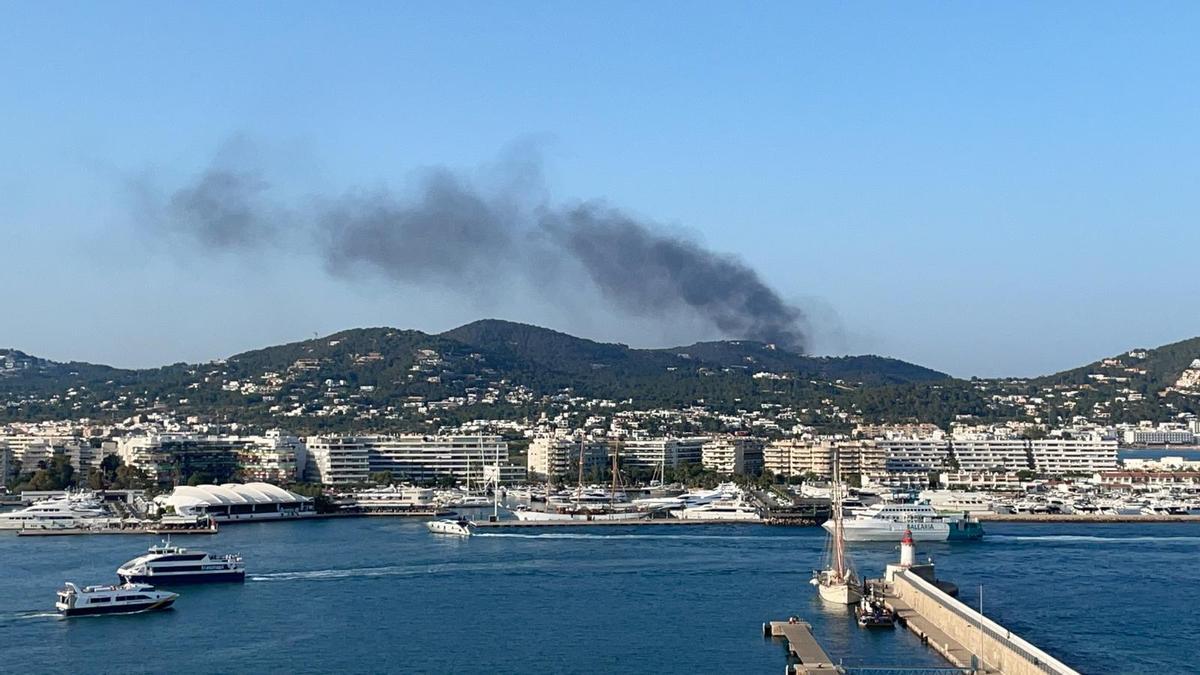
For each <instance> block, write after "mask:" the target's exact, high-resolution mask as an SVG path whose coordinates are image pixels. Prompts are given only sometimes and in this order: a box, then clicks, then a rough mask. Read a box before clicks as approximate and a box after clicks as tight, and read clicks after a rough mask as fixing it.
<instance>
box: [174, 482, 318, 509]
mask: <svg viewBox="0 0 1200 675" xmlns="http://www.w3.org/2000/svg"><path fill="white" fill-rule="evenodd" d="M307 499H308V498H307V497H301V496H300V495H298V494H295V493H292V492H288V491H287V490H284V489H283V488H281V487H278V486H276V485H271V484H269V483H246V484H239V483H226V484H225V485H180V486H178V487H176V488H175V490H174V491H172V492H171V494H170V495H167V496H166V497H159V498H158V499H157V500H155V501H160V502H161V503H164V504H169V505H171V506H175V507H180V506H224V505H233V504H283V503H288V502H302V501H307Z"/></svg>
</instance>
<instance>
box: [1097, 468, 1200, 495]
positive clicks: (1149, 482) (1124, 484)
mask: <svg viewBox="0 0 1200 675" xmlns="http://www.w3.org/2000/svg"><path fill="white" fill-rule="evenodd" d="M1092 482H1093V483H1096V484H1099V485H1100V486H1101V487H1103V488H1106V489H1109V490H1146V489H1152V488H1153V489H1157V488H1183V489H1187V490H1189V491H1190V490H1195V489H1196V488H1197V487H1200V471H1102V472H1100V473H1097V474H1096V475H1094V476H1092Z"/></svg>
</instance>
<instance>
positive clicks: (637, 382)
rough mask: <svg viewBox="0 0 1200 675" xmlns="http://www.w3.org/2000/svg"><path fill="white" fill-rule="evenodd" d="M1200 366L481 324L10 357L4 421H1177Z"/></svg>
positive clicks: (1168, 358) (308, 424)
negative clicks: (720, 415) (1006, 358)
mask: <svg viewBox="0 0 1200 675" xmlns="http://www.w3.org/2000/svg"><path fill="white" fill-rule="evenodd" d="M1196 358H1200V338H1195V339H1192V340H1186V341H1182V342H1178V343H1174V344H1171V345H1165V346H1163V347H1159V348H1156V349H1149V350H1132V351H1131V352H1128V353H1126V354H1123V355H1121V356H1117V357H1113V358H1110V359H1105V360H1102V361H1099V362H1096V363H1094V364H1090V365H1088V366H1083V367H1081V368H1077V369H1073V370H1069V371H1064V372H1061V373H1057V374H1054V375H1048V376H1045V377H1040V378H1034V379H1000V380H970V381H967V380H958V379H953V378H950V377H949V376H948V375H946V374H945V373H941V372H938V371H935V370H931V369H929V368H924V367H922V366H919V365H915V364H911V363H907V362H904V361H899V360H896V359H890V358H885V357H880V356H870V355H868V356H846V357H813V356H805V355H801V354H797V353H794V352H790V351H788V350H785V349H781V348H777V347H775V346H773V345H768V344H764V343H761V342H753V341H745V340H726V341H717V342H701V343H696V344H693V345H687V346H682V347H674V348H668V349H633V348H630V347H628V346H625V345H621V344H611V343H601V342H595V341H592V340H587V339H583V338H578V337H574V336H571V335H567V334H565V333H560V332H557V331H553V330H549V329H546V328H540V327H537V326H531V325H527V324H520V323H513V322H508V321H499V320H482V321H476V322H473V323H470V324H467V325H464V326H460V327H458V328H455V329H453V330H449V331H446V332H445V333H441V334H433V335H431V334H427V333H423V332H421V331H415V330H401V329H396V328H386V327H384V328H360V329H352V330H346V331H342V332H339V333H335V334H333V335H329V336H326V337H322V338H316V339H312V340H305V341H301V342H295V343H290V344H284V345H277V346H273V347H266V348H263V349H257V350H252V351H248V352H244V353H241V354H237V355H234V356H231V357H229V358H228V359H224V360H220V361H214V362H210V363H205V364H183V363H179V364H173V365H168V366H163V367H161V368H152V369H142V370H128V369H117V368H111V367H108V366H104V365H95V364H88V363H56V362H53V361H48V360H44V359H39V358H37V357H34V356H30V355H28V354H26V353H24V352H20V351H16V350H0V399H2V400H3V401H4V402H5V405H4V408H3V409H0V419H7V420H21V419H24V420H35V419H53V418H64V417H96V418H104V419H113V418H121V417H124V416H128V415H130V414H135V413H137V412H138V411H146V410H156V411H171V412H176V413H179V414H184V415H189V416H192V415H194V416H199V417H220V418H222V419H227V420H231V421H241V422H246V423H249V424H256V425H287V426H290V427H294V428H297V427H298V428H306V429H338V430H340V429H350V428H358V427H379V428H414V427H415V428H424V429H434V428H437V427H438V426H440V425H444V424H452V423H455V422H461V421H464V420H470V419H477V418H495V417H499V418H512V417H528V416H530V415H534V416H536V415H537V414H540V412H539V411H541V412H545V411H546V410H549V409H551V408H554V407H555V406H559V407H562V406H566V407H571V406H570V405H568V404H566V403H564V401H572V400H573V401H576V403H577V404H578V405H577V406H576V407H578V408H579V409H580V410H583V409H587V408H589V407H591V408H596V407H597V406H600V407H601V408H605V409H652V408H683V407H688V406H693V405H703V406H705V407H707V408H710V409H713V410H716V411H722V412H726V411H727V412H730V413H736V412H737V411H740V410H748V409H757V410H780V411H783V412H782V413H781V414H782V415H784V416H785V417H786V419H789V420H794V422H793V423H804V424H815V425H820V426H826V427H845V426H846V425H848V424H851V423H853V422H855V421H858V420H863V421H928V422H935V423H939V424H942V425H946V424H948V423H949V422H950V421H952V420H955V419H963V418H966V419H971V418H974V419H979V420H992V421H996V420H1006V419H1013V420H1027V421H1039V420H1040V421H1044V422H1062V421H1066V420H1070V419H1072V418H1074V417H1077V416H1084V417H1088V418H1090V419H1098V420H1111V421H1117V420H1121V419H1126V418H1135V417H1136V419H1170V418H1171V417H1172V416H1174V415H1177V414H1179V413H1181V412H1189V411H1194V410H1195V409H1196V405H1197V400H1198V399H1200V370H1195V371H1193V369H1191V366H1192V365H1193V360H1194V359H1196ZM1181 383H1182V386H1180V384H1181ZM584 401H591V402H592V403H586V404H584V403H580V402H584ZM605 401H606V402H607V403H604V404H603V405H601V404H600V403H598V402H605ZM581 414H582V413H581Z"/></svg>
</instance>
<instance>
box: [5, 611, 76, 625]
mask: <svg viewBox="0 0 1200 675" xmlns="http://www.w3.org/2000/svg"><path fill="white" fill-rule="evenodd" d="M59 618H62V615H61V614H59V613H58V612H47V611H46V610H44V609H31V610H27V611H24V612H12V613H6V614H0V627H2V626H11V625H15V624H16V623H17V622H19V621H28V620H30V619H59Z"/></svg>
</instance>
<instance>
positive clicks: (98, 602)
mask: <svg viewBox="0 0 1200 675" xmlns="http://www.w3.org/2000/svg"><path fill="white" fill-rule="evenodd" d="M178 597H179V595H177V594H175V593H169V592H167V591H160V590H157V589H155V588H154V587H153V586H151V585H149V584H123V585H121V586H87V587H85V588H79V587H78V586H76V585H75V584H73V583H71V582H69V581H68V582H67V583H66V584H64V585H63V587H62V589H60V590H59V591H58V601H57V602H55V603H54V607H55V608H56V609H58V611H59V612H61V613H62V614H63V615H64V616H82V615H87V614H134V613H136V612H149V611H151V610H156V609H166V608H168V607H170V606H171V604H172V603H174V602H175V599H176V598H178Z"/></svg>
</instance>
